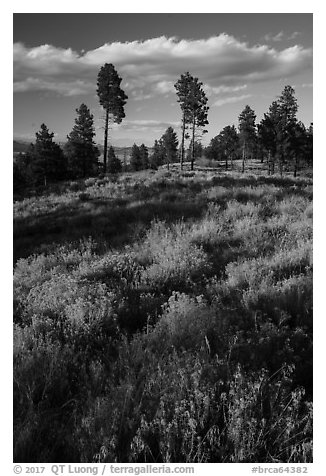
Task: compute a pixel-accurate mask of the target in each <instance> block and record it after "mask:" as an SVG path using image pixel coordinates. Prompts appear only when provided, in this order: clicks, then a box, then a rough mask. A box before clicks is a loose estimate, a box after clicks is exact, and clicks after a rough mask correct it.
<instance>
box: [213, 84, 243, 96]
mask: <svg viewBox="0 0 326 476" xmlns="http://www.w3.org/2000/svg"><path fill="white" fill-rule="evenodd" d="M204 89H205V92H206V95H207V96H211V95H212V94H224V93H235V92H237V91H243V90H244V89H247V84H241V85H238V86H225V85H221V86H217V87H216V88H214V87H211V86H208V85H204Z"/></svg>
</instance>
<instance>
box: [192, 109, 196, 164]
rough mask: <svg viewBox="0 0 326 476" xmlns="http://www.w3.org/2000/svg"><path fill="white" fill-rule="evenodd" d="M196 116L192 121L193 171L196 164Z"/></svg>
mask: <svg viewBox="0 0 326 476" xmlns="http://www.w3.org/2000/svg"><path fill="white" fill-rule="evenodd" d="M195 121H196V118H195V115H194V117H193V120H192V151H191V170H194V162H195Z"/></svg>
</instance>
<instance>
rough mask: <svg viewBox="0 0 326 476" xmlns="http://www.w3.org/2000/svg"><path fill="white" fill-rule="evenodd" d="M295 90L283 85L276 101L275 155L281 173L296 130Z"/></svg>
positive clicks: (296, 107)
mask: <svg viewBox="0 0 326 476" xmlns="http://www.w3.org/2000/svg"><path fill="white" fill-rule="evenodd" d="M294 94H295V91H294V89H293V88H292V86H289V85H288V86H285V88H284V89H283V91H282V94H281V96H280V97H279V99H278V101H277V103H278V106H279V123H278V128H277V157H278V161H279V169H280V174H281V175H283V168H284V165H285V163H286V159H287V158H288V157H289V156H291V151H292V149H293V137H294V136H295V134H296V130H297V117H296V114H297V111H298V102H297V99H296V97H295V96H294Z"/></svg>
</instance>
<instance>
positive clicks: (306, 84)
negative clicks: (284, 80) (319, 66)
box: [301, 83, 313, 88]
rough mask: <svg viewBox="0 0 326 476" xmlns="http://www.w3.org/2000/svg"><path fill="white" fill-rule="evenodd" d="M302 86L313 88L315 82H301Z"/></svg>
mask: <svg viewBox="0 0 326 476" xmlns="http://www.w3.org/2000/svg"><path fill="white" fill-rule="evenodd" d="M301 87H302V88H312V87H313V84H312V83H303V84H301Z"/></svg>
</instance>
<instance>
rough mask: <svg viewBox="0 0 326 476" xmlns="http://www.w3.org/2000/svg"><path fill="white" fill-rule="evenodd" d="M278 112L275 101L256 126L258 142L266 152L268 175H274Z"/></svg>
mask: <svg viewBox="0 0 326 476" xmlns="http://www.w3.org/2000/svg"><path fill="white" fill-rule="evenodd" d="M279 123H280V110H279V104H278V102H277V101H273V102H272V104H271V105H270V106H269V110H268V112H267V113H265V114H264V117H263V119H262V120H261V121H260V123H259V124H258V141H259V143H260V144H261V146H262V148H263V149H264V150H265V151H266V152H267V157H268V159H267V164H268V174H271V173H274V170H275V157H276V153H277V145H278V144H277V141H278V129H279Z"/></svg>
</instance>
